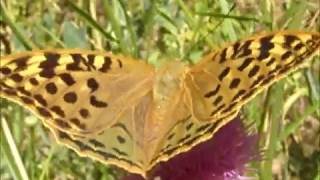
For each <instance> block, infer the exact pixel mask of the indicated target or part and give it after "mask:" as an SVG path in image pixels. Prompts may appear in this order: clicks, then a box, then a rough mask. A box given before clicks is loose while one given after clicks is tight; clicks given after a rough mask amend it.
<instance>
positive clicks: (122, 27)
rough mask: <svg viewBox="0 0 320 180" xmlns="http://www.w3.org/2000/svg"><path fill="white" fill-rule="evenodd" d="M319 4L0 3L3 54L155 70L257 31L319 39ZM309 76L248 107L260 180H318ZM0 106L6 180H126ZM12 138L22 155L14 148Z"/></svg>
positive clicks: (318, 122)
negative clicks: (76, 54)
mask: <svg viewBox="0 0 320 180" xmlns="http://www.w3.org/2000/svg"><path fill="white" fill-rule="evenodd" d="M319 3H320V2H319V1H318V0H306V1H299V0H285V1H284V0H283V1H282V0H257V1H256V0H236V1H231V0H185V1H182V0H165V1H160V0H130V1H125V0H91V1H86V0H76V1H71V0H70V1H68V0H2V1H1V11H0V30H1V31H0V41H1V55H4V54H9V53H14V52H17V51H25V50H31V49H48V48H50V49H52V48H83V49H100V50H102V49H103V50H108V51H112V52H114V53H121V54H125V55H128V56H132V57H137V58H140V59H144V60H146V61H148V62H149V63H151V64H154V65H157V64H158V63H159V62H160V61H165V60H171V59H183V60H186V61H189V62H196V61H197V60H198V59H199V58H200V57H202V56H203V55H204V54H206V53H207V52H208V51H210V50H212V49H216V48H219V47H221V46H222V45H223V44H224V43H225V42H230V41H235V40H237V39H241V38H243V37H248V36H250V35H253V34H255V33H256V32H261V31H278V30H283V29H294V30H303V31H319V19H318V17H319V14H320V10H319V6H320V4H319ZM318 59H319V58H318ZM306 67H307V68H305V69H302V70H300V71H299V72H297V73H294V74H293V75H291V76H290V77H288V78H286V79H284V80H282V81H280V82H278V83H276V85H274V86H273V87H272V88H270V89H268V90H267V91H265V92H264V93H262V94H260V95H259V96H258V97H257V98H255V99H254V100H253V101H252V102H250V103H249V104H248V105H246V106H245V108H244V114H245V115H246V121H248V122H254V123H255V124H254V126H255V129H256V130H257V131H258V132H259V133H260V134H261V140H260V144H261V147H262V149H264V151H263V154H264V158H263V160H262V161H259V162H255V163H252V165H251V167H252V168H253V169H254V172H255V173H254V174H256V176H257V177H258V179H262V180H270V179H283V180H285V179H306V180H309V179H310V180H313V179H317V180H319V179H320V137H319V136H320V135H319V134H320V77H319V74H320V62H319V60H317V61H311V62H310V63H309V64H308V65H307V66H306ZM0 107H1V129H0V133H1V136H0V138H1V139H0V140H1V157H0V158H1V161H0V179H1V180H7V179H12V178H16V179H23V178H24V177H26V176H28V177H29V179H59V180H60V179H61V180H63V179H101V180H112V179H117V178H118V177H120V176H122V175H123V174H125V172H123V171H121V170H119V169H117V168H114V167H108V166H105V165H102V164H100V163H98V162H94V161H92V160H90V159H87V158H81V157H78V155H76V154H75V153H74V152H73V151H71V150H68V149H67V148H65V147H61V146H59V145H56V143H55V141H54V140H53V138H52V136H51V135H50V134H48V130H47V129H45V128H44V127H43V125H42V124H41V123H40V121H39V120H38V119H36V118H35V117H34V116H32V115H31V114H30V113H29V112H26V111H25V110H24V109H23V108H22V107H20V106H18V105H16V104H13V103H11V102H8V101H5V100H3V99H1V104H0ZM8 127H9V129H10V130H9V129H8ZM10 135H12V137H11V136H10ZM12 139H13V140H14V142H15V145H16V146H12V143H13V141H12ZM8 143H9V144H10V143H11V144H10V146H9V144H8ZM10 147H11V148H12V147H14V148H13V149H10ZM19 159H21V160H22V161H19Z"/></svg>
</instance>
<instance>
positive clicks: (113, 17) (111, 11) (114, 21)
mask: <svg viewBox="0 0 320 180" xmlns="http://www.w3.org/2000/svg"><path fill="white" fill-rule="evenodd" d="M102 2H103V7H104V11H105V14H106V16H107V18H108V19H109V20H110V23H111V27H112V30H113V31H114V33H115V35H116V37H117V39H118V40H119V45H120V49H121V52H122V53H124V54H126V55H130V51H129V49H128V45H127V43H126V40H125V35H124V32H123V30H122V28H121V26H120V22H121V20H120V19H119V18H120V17H118V16H117V15H118V13H116V12H115V10H116V7H115V6H116V5H115V4H116V3H117V2H116V1H112V3H110V1H109V0H103V1H102Z"/></svg>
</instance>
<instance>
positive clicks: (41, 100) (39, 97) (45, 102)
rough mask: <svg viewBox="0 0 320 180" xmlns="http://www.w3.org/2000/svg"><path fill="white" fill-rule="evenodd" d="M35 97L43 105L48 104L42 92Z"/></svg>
mask: <svg viewBox="0 0 320 180" xmlns="http://www.w3.org/2000/svg"><path fill="white" fill-rule="evenodd" d="M33 97H34V99H35V100H36V101H37V102H38V103H39V104H41V105H42V106H47V101H46V100H45V99H44V97H43V96H42V95H41V94H35V95H34V96H33Z"/></svg>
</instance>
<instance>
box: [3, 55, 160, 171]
mask: <svg viewBox="0 0 320 180" xmlns="http://www.w3.org/2000/svg"><path fill="white" fill-rule="evenodd" d="M153 75H154V69H153V68H152V67H151V66H149V65H147V64H145V63H144V62H142V61H138V60H133V59H130V58H124V57H122V56H115V55H112V54H110V53H97V52H84V51H80V50H79V51H78V50H71V51H70V50H68V51H64V50H55V51H37V52H36V51H33V52H27V53H21V54H18V55H14V56H4V57H1V65H0V80H1V81H0V96H1V97H5V98H7V99H9V100H13V101H15V102H17V103H19V104H21V105H22V106H24V107H27V108H28V109H30V110H31V111H32V112H34V113H35V114H36V115H37V116H38V117H40V119H42V120H43V123H44V124H45V125H46V126H47V127H49V128H50V129H51V130H52V132H53V133H54V134H55V136H56V137H57V139H58V140H59V141H60V142H63V143H64V144H67V145H68V146H69V147H71V148H73V149H75V150H76V151H77V152H79V153H80V154H82V155H86V156H88V155H89V156H91V157H94V158H96V159H98V160H101V161H102V162H105V163H111V164H117V165H118V166H120V167H123V168H126V169H129V170H130V171H132V172H138V173H141V171H142V172H143V170H142V169H143V167H142V164H143V162H144V159H143V157H142V156H143V153H142V150H143V149H142V148H143V147H140V148H141V149H139V147H138V146H137V144H142V142H139V141H140V140H141V141H143V134H142V133H143V127H144V126H143V124H144V122H143V121H144V120H145V118H146V117H147V115H146V114H148V113H149V109H148V106H149V103H151V100H152V94H151V92H152V81H153ZM137 113H140V114H137ZM137 116H140V117H139V118H137ZM140 121H142V122H140Z"/></svg>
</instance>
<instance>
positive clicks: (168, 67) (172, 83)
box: [145, 61, 189, 159]
mask: <svg viewBox="0 0 320 180" xmlns="http://www.w3.org/2000/svg"><path fill="white" fill-rule="evenodd" d="M188 69H189V68H188V66H187V64H185V63H183V62H181V61H171V62H168V63H166V64H163V65H162V66H161V67H160V68H159V69H157V72H156V76H155V79H154V84H153V90H152V94H153V111H152V117H151V119H152V121H148V124H147V125H146V127H145V128H146V130H145V135H146V137H145V138H146V139H145V142H147V144H148V146H149V147H152V148H150V151H149V152H150V153H151V154H150V157H151V156H152V154H153V153H154V152H155V151H156V150H155V148H157V147H156V145H157V144H159V140H160V139H162V137H163V136H164V135H165V134H166V133H167V131H168V127H171V126H172V125H173V124H174V123H176V119H177V118H173V117H175V113H177V109H179V108H177V107H178V106H179V104H180V103H181V100H182V99H183V97H181V95H182V94H184V93H182V91H184V88H183V86H184V78H185V75H186V73H187V71H188ZM151 127H152V128H151ZM147 159H148V158H147Z"/></svg>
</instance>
